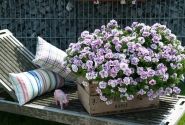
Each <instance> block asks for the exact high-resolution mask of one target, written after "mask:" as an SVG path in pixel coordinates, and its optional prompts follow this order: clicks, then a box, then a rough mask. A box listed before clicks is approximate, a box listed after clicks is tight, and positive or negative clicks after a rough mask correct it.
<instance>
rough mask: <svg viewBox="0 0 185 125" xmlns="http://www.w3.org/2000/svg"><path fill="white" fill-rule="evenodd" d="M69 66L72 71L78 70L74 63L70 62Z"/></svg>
mask: <svg viewBox="0 0 185 125" xmlns="http://www.w3.org/2000/svg"><path fill="white" fill-rule="evenodd" d="M71 68H72V71H73V72H78V67H77V66H76V65H74V64H72V65H71Z"/></svg>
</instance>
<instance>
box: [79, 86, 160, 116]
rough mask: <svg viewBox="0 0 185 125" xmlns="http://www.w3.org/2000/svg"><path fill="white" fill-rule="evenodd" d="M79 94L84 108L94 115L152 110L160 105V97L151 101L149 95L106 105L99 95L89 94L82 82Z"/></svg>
mask: <svg viewBox="0 0 185 125" xmlns="http://www.w3.org/2000/svg"><path fill="white" fill-rule="evenodd" d="M78 95H79V99H80V101H81V103H82V104H83V106H84V108H85V109H86V110H87V112H88V113H89V114H90V115H93V116H100V115H110V114H116V113H120V112H122V113H123V112H124V113H127V112H135V111H143V110H151V109H155V108H158V106H159V99H158V98H156V99H154V100H152V101H149V100H148V98H147V97H141V98H135V99H134V100H132V101H126V102H120V101H119V100H117V101H113V103H112V104H111V105H106V103H105V102H103V101H101V100H100V98H99V96H98V95H90V94H88V93H87V91H86V89H85V88H84V87H83V86H82V85H80V84H78Z"/></svg>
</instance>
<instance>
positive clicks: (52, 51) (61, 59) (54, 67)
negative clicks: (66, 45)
mask: <svg viewBox="0 0 185 125" xmlns="http://www.w3.org/2000/svg"><path fill="white" fill-rule="evenodd" d="M66 56H67V54H66V53H65V52H64V51H62V50H61V49H58V48H56V47H55V46H53V45H51V44H50V43H48V42H46V41H45V40H44V39H42V38H41V37H38V43H37V49H36V56H35V59H34V60H33V63H34V64H36V65H39V66H40V67H43V68H45V69H48V70H50V71H53V72H56V73H58V74H59V75H61V76H62V77H64V78H67V77H68V79H71V80H74V79H75V78H74V79H73V77H74V76H71V75H69V74H71V73H70V71H71V70H70V69H69V68H67V66H66V65H67V64H66V61H65V57H66Z"/></svg>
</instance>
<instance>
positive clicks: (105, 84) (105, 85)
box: [99, 81, 107, 89]
mask: <svg viewBox="0 0 185 125" xmlns="http://www.w3.org/2000/svg"><path fill="white" fill-rule="evenodd" d="M106 87H107V83H106V82H104V81H101V82H99V88H100V89H105V88H106Z"/></svg>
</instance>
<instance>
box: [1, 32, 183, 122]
mask: <svg viewBox="0 0 185 125" xmlns="http://www.w3.org/2000/svg"><path fill="white" fill-rule="evenodd" d="M33 58H34V56H33V54H31V52H29V50H27V49H26V48H25V47H24V46H23V45H22V44H21V43H20V42H19V41H18V40H17V39H16V38H15V37H14V36H13V35H12V33H11V32H10V31H8V30H1V31H0V85H1V87H2V88H3V90H2V89H0V111H5V112H10V113H15V114H20V115H25V116H29V117H35V118H39V119H45V120H50V121H55V122H59V123H66V124H72V125H140V124H147V125H149V124H156V125H157V124H163V123H162V122H163V121H164V120H166V119H168V117H169V116H170V114H171V113H170V111H171V110H172V109H173V108H174V105H176V103H177V102H178V101H179V99H180V98H181V99H182V100H181V101H182V102H181V103H179V105H180V104H181V105H184V102H185V101H184V100H183V99H185V97H184V96H179V97H178V98H171V97H161V98H160V106H159V108H158V109H156V110H150V111H143V112H133V113H126V114H118V115H109V116H103V117H92V116H89V115H88V113H87V112H86V111H85V109H84V108H83V106H82V105H81V103H80V101H79V99H78V94H77V89H76V85H75V84H74V83H71V82H70V83H68V85H67V86H65V87H64V88H63V90H64V91H65V92H66V93H68V94H69V95H70V96H69V100H70V103H69V106H68V107H67V108H66V109H64V110H61V109H60V107H58V106H56V105H54V104H53V93H48V94H45V95H43V96H41V97H38V98H36V99H34V100H33V101H32V102H30V103H28V104H26V105H24V106H22V107H21V106H19V105H18V103H17V101H16V96H15V93H14V91H13V89H12V86H11V84H10V82H9V78H8V73H10V72H22V71H27V70H31V69H35V68H37V67H36V66H35V65H33V64H32V62H31V60H32V59H33ZM4 90H5V91H4ZM184 107H185V106H184ZM181 115H182V114H181ZM181 115H179V116H177V115H176V117H177V119H176V121H175V123H176V122H177V120H178V119H179V118H180V117H181ZM169 123H170V122H169ZM169 125H170V124H169Z"/></svg>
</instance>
